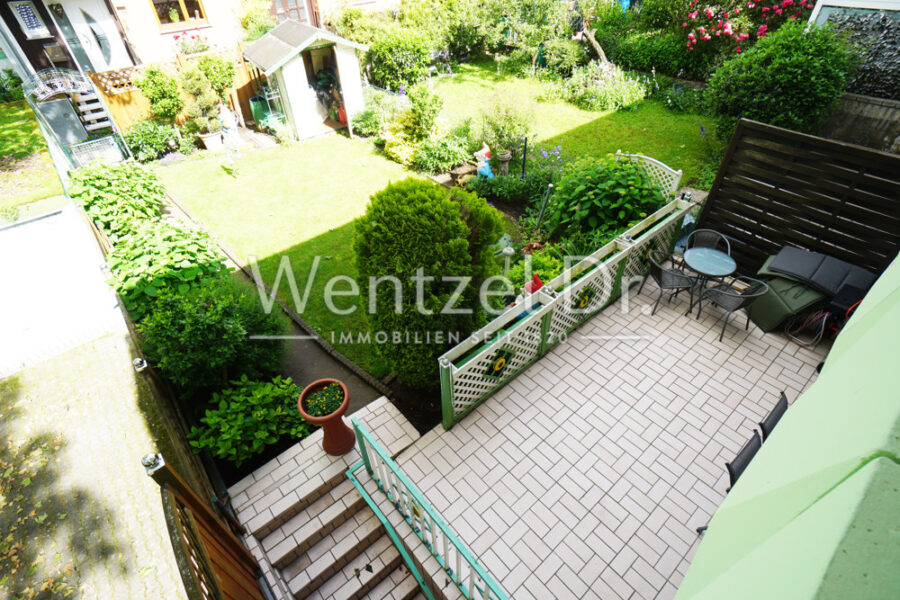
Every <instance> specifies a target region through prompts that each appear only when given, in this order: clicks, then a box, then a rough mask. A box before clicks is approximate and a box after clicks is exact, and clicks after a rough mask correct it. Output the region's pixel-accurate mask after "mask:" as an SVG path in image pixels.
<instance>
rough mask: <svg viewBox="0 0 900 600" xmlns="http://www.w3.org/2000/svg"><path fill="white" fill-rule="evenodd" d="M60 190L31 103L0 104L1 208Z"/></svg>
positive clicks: (44, 196)
mask: <svg viewBox="0 0 900 600" xmlns="http://www.w3.org/2000/svg"><path fill="white" fill-rule="evenodd" d="M61 193H62V186H61V185H60V183H59V178H58V177H57V175H56V171H55V170H54V169H53V163H52V161H51V160H50V155H49V154H47V146H46V144H45V143H44V137H43V136H42V135H41V132H40V129H38V124H37V121H36V120H35V118H34V113H33V112H31V107H29V106H28V104H26V103H25V102H24V101H18V102H9V103H7V104H0V210H3V209H10V208H11V207H14V206H18V205H20V204H25V203H26V202H31V201H33V200H39V199H41V198H46V197H48V196H54V195H56V194H61Z"/></svg>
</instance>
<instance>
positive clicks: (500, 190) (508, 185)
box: [466, 173, 550, 206]
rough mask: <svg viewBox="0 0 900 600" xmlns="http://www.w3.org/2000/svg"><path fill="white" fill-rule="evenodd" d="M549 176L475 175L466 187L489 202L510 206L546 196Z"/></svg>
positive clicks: (535, 200) (540, 174)
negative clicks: (489, 176)
mask: <svg viewBox="0 0 900 600" xmlns="http://www.w3.org/2000/svg"><path fill="white" fill-rule="evenodd" d="M548 183H550V182H549V178H548V177H547V176H546V174H544V173H528V174H527V175H526V176H525V179H521V178H520V177H519V176H516V175H497V176H496V177H493V178H490V179H488V178H486V177H473V178H472V179H470V180H469V181H468V182H466V189H467V190H469V191H470V192H473V193H475V194H477V195H478V196H479V197H481V198H484V199H485V200H487V201H489V202H501V203H503V204H506V205H508V206H524V205H526V204H530V203H534V202H537V201H539V200H540V199H541V198H543V197H544V193H545V192H546V191H547V184H548Z"/></svg>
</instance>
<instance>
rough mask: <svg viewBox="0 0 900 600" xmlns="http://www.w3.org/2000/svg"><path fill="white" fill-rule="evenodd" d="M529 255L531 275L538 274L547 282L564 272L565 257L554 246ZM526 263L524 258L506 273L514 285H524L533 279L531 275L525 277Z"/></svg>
mask: <svg viewBox="0 0 900 600" xmlns="http://www.w3.org/2000/svg"><path fill="white" fill-rule="evenodd" d="M529 256H530V257H531V271H530V272H531V275H537V276H538V277H540V278H541V281H543V282H545V283H546V282H547V281H550V280H551V279H553V278H554V277H556V276H557V275H559V274H560V273H562V272H563V269H564V268H565V263H564V262H563V259H562V258H561V257H560V255H559V253H558V252H555V251H554V249H553V248H545V249H544V250H541V251H539V252H533V253H532V254H530V255H529ZM526 265H527V263H526V259H525V258H523V260H520V261H519V262H517V263H516V264H514V265H513V266H512V267H510V269H509V273H507V274H506V276H507V277H508V278H509V280H510V281H511V282H512V284H513V286H514V287H517V288H519V287H522V286H523V285H525V284H526V283H527V282H529V281H531V277H530V276H529V277H528V278H527V279H526V278H525V267H526Z"/></svg>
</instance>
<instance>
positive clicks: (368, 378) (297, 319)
mask: <svg viewBox="0 0 900 600" xmlns="http://www.w3.org/2000/svg"><path fill="white" fill-rule="evenodd" d="M166 199H167V200H168V201H169V202H171V203H172V204H173V205H174V206H175V208H177V209H178V210H180V211H181V212H182V213H184V215H185V216H186V217H187V218H188V219H190V220H191V222H193V223H194V224H195V225H200V226H203V223H202V222H201V221H198V220H197V219H196V218H195V217H194V215H192V214H191V213H190V212H188V210H187V209H186V208H185V207H184V206H183V205H182V204H181V203H180V202H178V200H176V199H175V197H174V196H173V195H172V194H171V193H170V192H169V191H166ZM204 229H206V228H205V226H204ZM213 239H214V240H216V244H217V245H218V246H219V249H220V250H221V251H222V253H223V254H224V255H225V256H226V257H228V260H230V261H231V262H233V263H234V264H235V265H236V266H237V267H238V268H239V269H240V270H241V272H242V273H243V274H244V275H245V276H246V277H247V278H248V279H249V280H250V281H254V279H253V273H252V272H251V271H250V268H249V267H248V266H247V265H245V264H244V263H243V262H242V261H240V260H238V258H237V255H235V254H234V252H232V251H231V250H230V249H229V248H228V247H227V246H226V245H225V244H224V243H223V242H222V240H220V239H219V238H218V237H217V236H213ZM254 283H255V282H254ZM260 283H262V285H263V287H265V289H266V292H268V293H269V294H272V288H270V287H269V285H268V284H267V283H266V282H264V281H261V282H260ZM274 297H275V300H276V301H277V302H278V305H279V306H281V309H282V310H283V311H284V312H285V314H287V315H288V316H289V317H290V318H291V320H292V321H294V323H296V324H297V326H298V327H300V329H302V330H303V331H305V332H306V333H307V334H308V335H309V336H311V337H312V338H313V339H314V340H315V341H316V343H317V344H319V346H320V347H321V348H322V350H324V351H325V352H326V354H328V355H329V356H331V357H332V358H333V359H335V360H336V361H338V362H339V363H341V364H342V365H344V366H345V367H347V368H348V369H349V370H350V371H351V372H353V374H354V375H356V376H357V377H359V378H360V379H362V380H363V381H365V382H366V383H367V384H369V385H371V386H372V387H373V388H375V389H376V390H377V391H378V392H379V393H381V394H383V395H385V396H387V397H388V398H391V397H392V396H393V393H392V392H391V390H390V389H389V388H388V387H387V386H386V385H384V384H383V383H382V382H381V381H379V380H378V379H376V378H375V377H373V376H372V375H371V374H369V373H367V372H366V371H364V370H363V369H362V368H361V367H360V366H359V365H357V364H356V363H355V362H353V361H352V360H350V359H349V358H347V357H346V356H344V355H343V354H341V353H340V352H339V351H338V350H337V349H336V348H335V347H334V346H332V345H331V344H329V343H328V341H326V340H325V338H323V337H322V336H321V335H319V333H318V332H317V331H316V330H315V329H313V327H312V326H311V325H310V324H309V323H307V322H306V321H305V320H304V319H303V318H302V317H301V316H300V315H298V314H297V313H296V312H295V311H294V309H292V308H291V307H290V306H289V305H288V304H287V303H286V302H285V301H284V300H282V299H281V297H279V296H278V295H277V294H276V295H275V296H274Z"/></svg>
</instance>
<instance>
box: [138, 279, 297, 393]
mask: <svg viewBox="0 0 900 600" xmlns="http://www.w3.org/2000/svg"><path fill="white" fill-rule="evenodd" d="M179 287H180V289H179ZM157 292H158V295H157V297H156V298H155V301H154V304H153V308H152V310H151V311H150V312H149V314H148V315H147V316H146V317H144V319H143V320H142V321H141V322H140V323H139V324H138V327H137V328H138V331H139V332H140V333H141V345H142V346H143V347H144V349H145V351H146V353H147V357H148V358H149V359H150V360H151V361H152V362H153V363H155V364H156V366H157V368H158V369H159V372H160V373H161V374H162V375H163V376H165V377H166V378H167V379H168V380H169V381H171V382H172V383H174V384H175V385H177V386H178V388H179V389H180V390H182V391H183V392H184V394H185V395H186V396H187V397H197V396H198V393H199V392H208V391H212V390H217V389H221V388H222V387H223V386H224V385H225V384H226V383H227V382H228V381H229V380H231V379H236V378H237V377H240V376H243V375H246V376H247V377H250V378H258V377H264V376H268V375H271V374H272V373H274V372H275V370H276V369H277V368H278V363H279V360H280V358H281V352H282V350H283V347H284V342H283V341H281V340H271V339H255V340H251V339H249V338H248V336H251V335H254V336H277V335H281V334H283V333H284V332H285V331H287V324H286V322H285V318H284V316H283V315H282V314H281V313H280V312H279V311H278V310H277V309H276V310H274V311H272V312H271V313H266V312H265V310H264V308H263V306H262V304H261V301H260V299H259V295H258V294H257V293H256V290H255V289H254V288H252V287H250V286H247V285H245V284H243V283H241V282H238V281H235V280H233V279H231V278H228V277H222V276H219V277H212V278H209V277H208V278H206V279H205V280H203V281H202V282H200V283H199V285H195V286H193V287H190V288H187V289H186V288H185V287H184V286H177V287H176V286H167V287H163V288H159V289H158V290H157ZM295 401H296V398H295Z"/></svg>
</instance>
